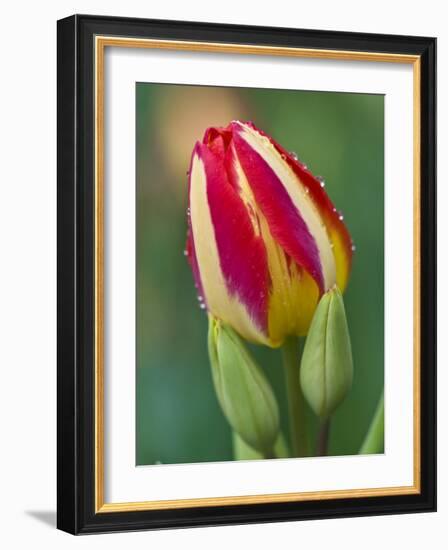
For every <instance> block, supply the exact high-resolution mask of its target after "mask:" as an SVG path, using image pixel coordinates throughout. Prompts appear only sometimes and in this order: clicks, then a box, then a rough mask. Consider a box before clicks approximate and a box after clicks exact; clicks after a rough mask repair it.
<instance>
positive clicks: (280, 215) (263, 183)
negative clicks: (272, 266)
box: [233, 124, 325, 293]
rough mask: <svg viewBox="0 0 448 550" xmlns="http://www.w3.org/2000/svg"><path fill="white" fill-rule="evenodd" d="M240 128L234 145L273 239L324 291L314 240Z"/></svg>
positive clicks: (234, 134)
mask: <svg viewBox="0 0 448 550" xmlns="http://www.w3.org/2000/svg"><path fill="white" fill-rule="evenodd" d="M240 129H241V126H240V125H236V124H235V125H234V127H233V143H234V144H235V149H236V152H237V155H238V159H239V162H240V164H241V166H242V168H243V170H244V172H245V174H246V177H247V180H248V182H249V185H250V186H251V188H252V191H253V193H254V196H255V200H256V201H257V204H258V206H259V207H260V209H261V211H262V212H263V214H264V216H265V217H266V220H267V222H268V224H269V229H270V231H271V233H272V236H273V237H274V239H275V240H276V241H277V242H278V243H279V245H280V246H281V247H282V248H283V250H285V252H286V253H287V254H289V255H290V256H291V257H292V258H293V259H294V261H295V262H296V263H297V264H298V265H299V266H302V267H303V268H304V269H305V270H306V271H307V272H308V273H309V274H310V275H311V276H312V278H313V279H314V280H315V281H316V283H317V285H318V287H319V289H320V291H321V292H322V293H323V292H325V289H324V278H323V273H322V266H321V262H320V257H319V251H318V248H317V245H316V242H315V240H314V237H313V236H312V235H311V233H310V232H309V230H308V227H307V225H306V223H305V222H304V220H303V219H302V217H301V215H300V213H299V211H298V210H297V208H296V207H295V205H294V203H293V202H292V200H291V198H290V196H289V195H288V192H287V191H286V189H285V188H284V186H283V184H282V182H281V181H280V179H279V178H278V177H277V175H276V174H275V173H274V171H273V170H272V168H271V167H270V166H269V165H268V163H267V162H266V161H265V160H264V159H263V157H262V156H261V155H259V154H258V153H257V152H256V151H254V149H252V147H251V146H250V145H249V144H248V143H247V142H246V141H245V140H244V138H242V137H241V135H240V133H239V132H240Z"/></svg>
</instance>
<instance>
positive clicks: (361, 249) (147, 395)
mask: <svg viewBox="0 0 448 550" xmlns="http://www.w3.org/2000/svg"><path fill="white" fill-rule="evenodd" d="M233 119H240V120H252V121H253V122H254V123H255V124H256V125H257V126H258V127H260V128H261V129H262V130H264V131H265V132H267V133H268V134H269V135H271V136H272V137H273V138H274V139H276V140H277V141H278V142H280V143H281V144H282V145H283V146H284V147H286V148H287V149H289V150H290V151H294V152H296V153H297V155H298V156H299V158H300V159H301V160H302V161H303V162H305V163H306V164H307V165H308V167H309V169H310V170H311V171H312V172H313V173H314V174H315V175H321V176H323V177H324V178H325V181H326V189H327V192H328V193H329V195H330V197H331V199H332V200H333V202H334V203H335V205H336V207H337V208H338V209H340V210H341V211H342V212H343V214H344V219H345V221H346V224H347V226H348V228H349V231H350V233H351V235H352V237H353V240H354V242H355V245H356V252H355V255H354V259H353V270H352V275H351V279H350V283H349V286H348V289H347V291H346V293H345V305H346V311H347V316H348V323H349V327H350V333H351V338H352V347H353V359H354V369H355V374H354V382H353V387H352V390H351V392H350V394H349V396H348V397H347V399H346V400H345V401H344V403H343V404H342V405H341V406H340V407H339V409H338V410H337V412H336V413H335V415H334V421H333V422H332V428H331V435H330V443H329V454H332V455H346V454H355V453H357V452H358V450H359V447H360V445H361V442H362V440H363V436H364V434H365V432H366V430H367V428H368V426H369V422H370V419H371V417H372V415H373V413H374V410H375V406H376V404H377V401H378V399H379V396H380V394H381V390H382V387H383V379H384V362H383V355H384V334H383V329H384V325H383V318H384V277H383V275H384V246H383V245H384V202H383V200H384V192H383V191H384V177H383V174H384V97H383V96H382V95H366V94H349V93H334V92H308V91H288V90H265V89H248V88H222V87H203V86H180V85H170V84H147V83H138V84H137V86H136V121H137V123H136V139H137V141H136V143H137V150H136V163H137V204H136V209H137V344H136V345H137V387H136V403H137V406H136V424H137V438H136V440H137V448H136V463H137V464H138V465H143V464H154V463H185V462H203V461H224V460H232V458H233V457H232V436H231V432H230V429H229V427H228V425H227V423H226V420H225V419H224V417H223V415H222V413H221V410H220V409H219V406H218V403H217V400H216V397H215V393H214V389H213V386H212V380H211V374H210V368H209V363H208V357H207V349H206V333H207V318H206V315H205V314H204V312H203V311H202V310H200V309H199V307H198V301H197V299H196V292H195V287H194V284H193V280H192V275H191V272H190V268H189V266H188V264H187V261H186V258H185V256H184V254H183V251H184V248H185V235H186V208H187V176H186V172H187V169H188V166H189V162H190V155H191V151H192V149H193V146H194V143H195V141H196V140H199V139H201V138H202V135H203V133H204V131H205V129H206V128H207V127H208V126H225V125H227V124H228V123H229V122H230V121H231V120H233ZM253 350H254V353H255V355H256V356H257V358H258V359H259V361H260V363H261V365H262V366H263V368H264V370H265V372H266V373H267V375H268V377H269V379H270V380H271V383H272V385H273V387H274V390H275V392H276V394H277V398H278V400H279V405H280V410H281V415H282V425H283V431H284V433H288V426H287V423H288V420H287V406H286V397H285V390H284V380H283V371H282V367H281V358H280V352H279V351H278V350H270V349H267V348H262V347H257V346H253ZM308 412H309V414H308V422H309V423H310V430H311V431H312V433H313V434H315V432H316V422H315V419H314V417H313V415H312V413H311V411H308Z"/></svg>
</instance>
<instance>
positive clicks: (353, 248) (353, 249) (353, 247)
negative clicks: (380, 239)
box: [352, 244, 356, 252]
mask: <svg viewBox="0 0 448 550" xmlns="http://www.w3.org/2000/svg"><path fill="white" fill-rule="evenodd" d="M355 250H356V246H355V245H354V244H352V252H354V251H355Z"/></svg>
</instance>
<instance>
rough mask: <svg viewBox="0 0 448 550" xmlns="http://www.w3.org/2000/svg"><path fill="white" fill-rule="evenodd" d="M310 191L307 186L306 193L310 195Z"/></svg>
mask: <svg viewBox="0 0 448 550" xmlns="http://www.w3.org/2000/svg"><path fill="white" fill-rule="evenodd" d="M309 192H310V190H309V189H308V187H305V193H306V194H307V195H308V193H309Z"/></svg>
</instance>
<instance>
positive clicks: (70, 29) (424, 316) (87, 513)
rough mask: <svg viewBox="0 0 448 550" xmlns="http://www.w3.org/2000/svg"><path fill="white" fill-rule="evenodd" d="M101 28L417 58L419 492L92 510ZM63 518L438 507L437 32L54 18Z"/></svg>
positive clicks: (162, 520) (257, 516)
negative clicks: (96, 55)
mask: <svg viewBox="0 0 448 550" xmlns="http://www.w3.org/2000/svg"><path fill="white" fill-rule="evenodd" d="M97 35H110V36H121V37H123V36H124V37H133V38H135V37H137V38H153V39H167V40H176V41H179V40H181V41H185V40H187V41H188V40H194V41H198V42H214V43H227V44H229V43H230V44H251V45H260V46H261V45H262V46H276V47H292V48H309V49H325V50H344V51H349V52H350V51H357V52H383V53H391V54H403V55H415V56H419V57H420V68H421V87H420V101H421V105H420V106H421V109H420V121H421V124H420V130H421V132H420V143H421V157H420V167H421V174H420V220H421V225H420V235H421V255H420V261H419V266H420V281H421V288H420V296H421V311H420V344H421V345H420V362H421V370H420V373H421V379H420V388H421V395H420V398H421V407H420V419H419V420H420V426H421V438H420V449H419V451H420V459H421V469H420V473H421V479H420V492H419V494H407V495H389V496H376V497H356V498H343V499H332V500H314V501H301V502H277V503H262V504H249V505H247V504H244V505H232V506H207V507H194V508H185V509H183V508H177V509H164V510H135V511H122V512H119V511H115V512H102V513H96V511H95V428H94V420H95V378H94V357H95V354H94V345H95V342H94V322H95V318H94V309H95V295H94V293H95V281H94V260H95V246H94V231H95V219H94V218H95V208H94V205H95V186H94V174H95V168H94V165H95V157H94V155H95V146H94V125H95V120H94V102H95V96H94V61H95V60H94V55H93V45H94V39H95V36H97ZM57 68H58V90H57V100H58V107H57V114H58V127H57V131H58V157H57V158H58V172H57V174H58V204H57V206H58V246H57V252H58V268H57V269H58V272H57V276H58V335H57V338H58V384H57V391H58V399H57V419H58V424H57V435H58V446H57V453H58V457H57V458H58V470H57V483H58V491H57V501H58V503H57V526H58V528H59V529H62V530H64V531H67V532H69V533H73V534H83V533H100V532H111V531H128V530H139V529H160V528H173V527H192V526H205V525H229V524H241V523H258V522H272V521H291V520H304V519H318V518H335V517H353V516H368V515H379V514H399V513H409V512H429V511H435V509H436V206H435V201H436V171H435V167H436V39H435V38H427V37H411V36H392V35H380V34H360V33H348V32H336V31H317V30H303V29H301V30H298V29H287V28H268V27H252V26H241V25H222V24H212V23H191V22H183V21H158V20H143V19H130V18H124V17H100V16H90V15H74V16H72V17H68V18H66V19H62V20H60V21H58V61H57Z"/></svg>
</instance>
